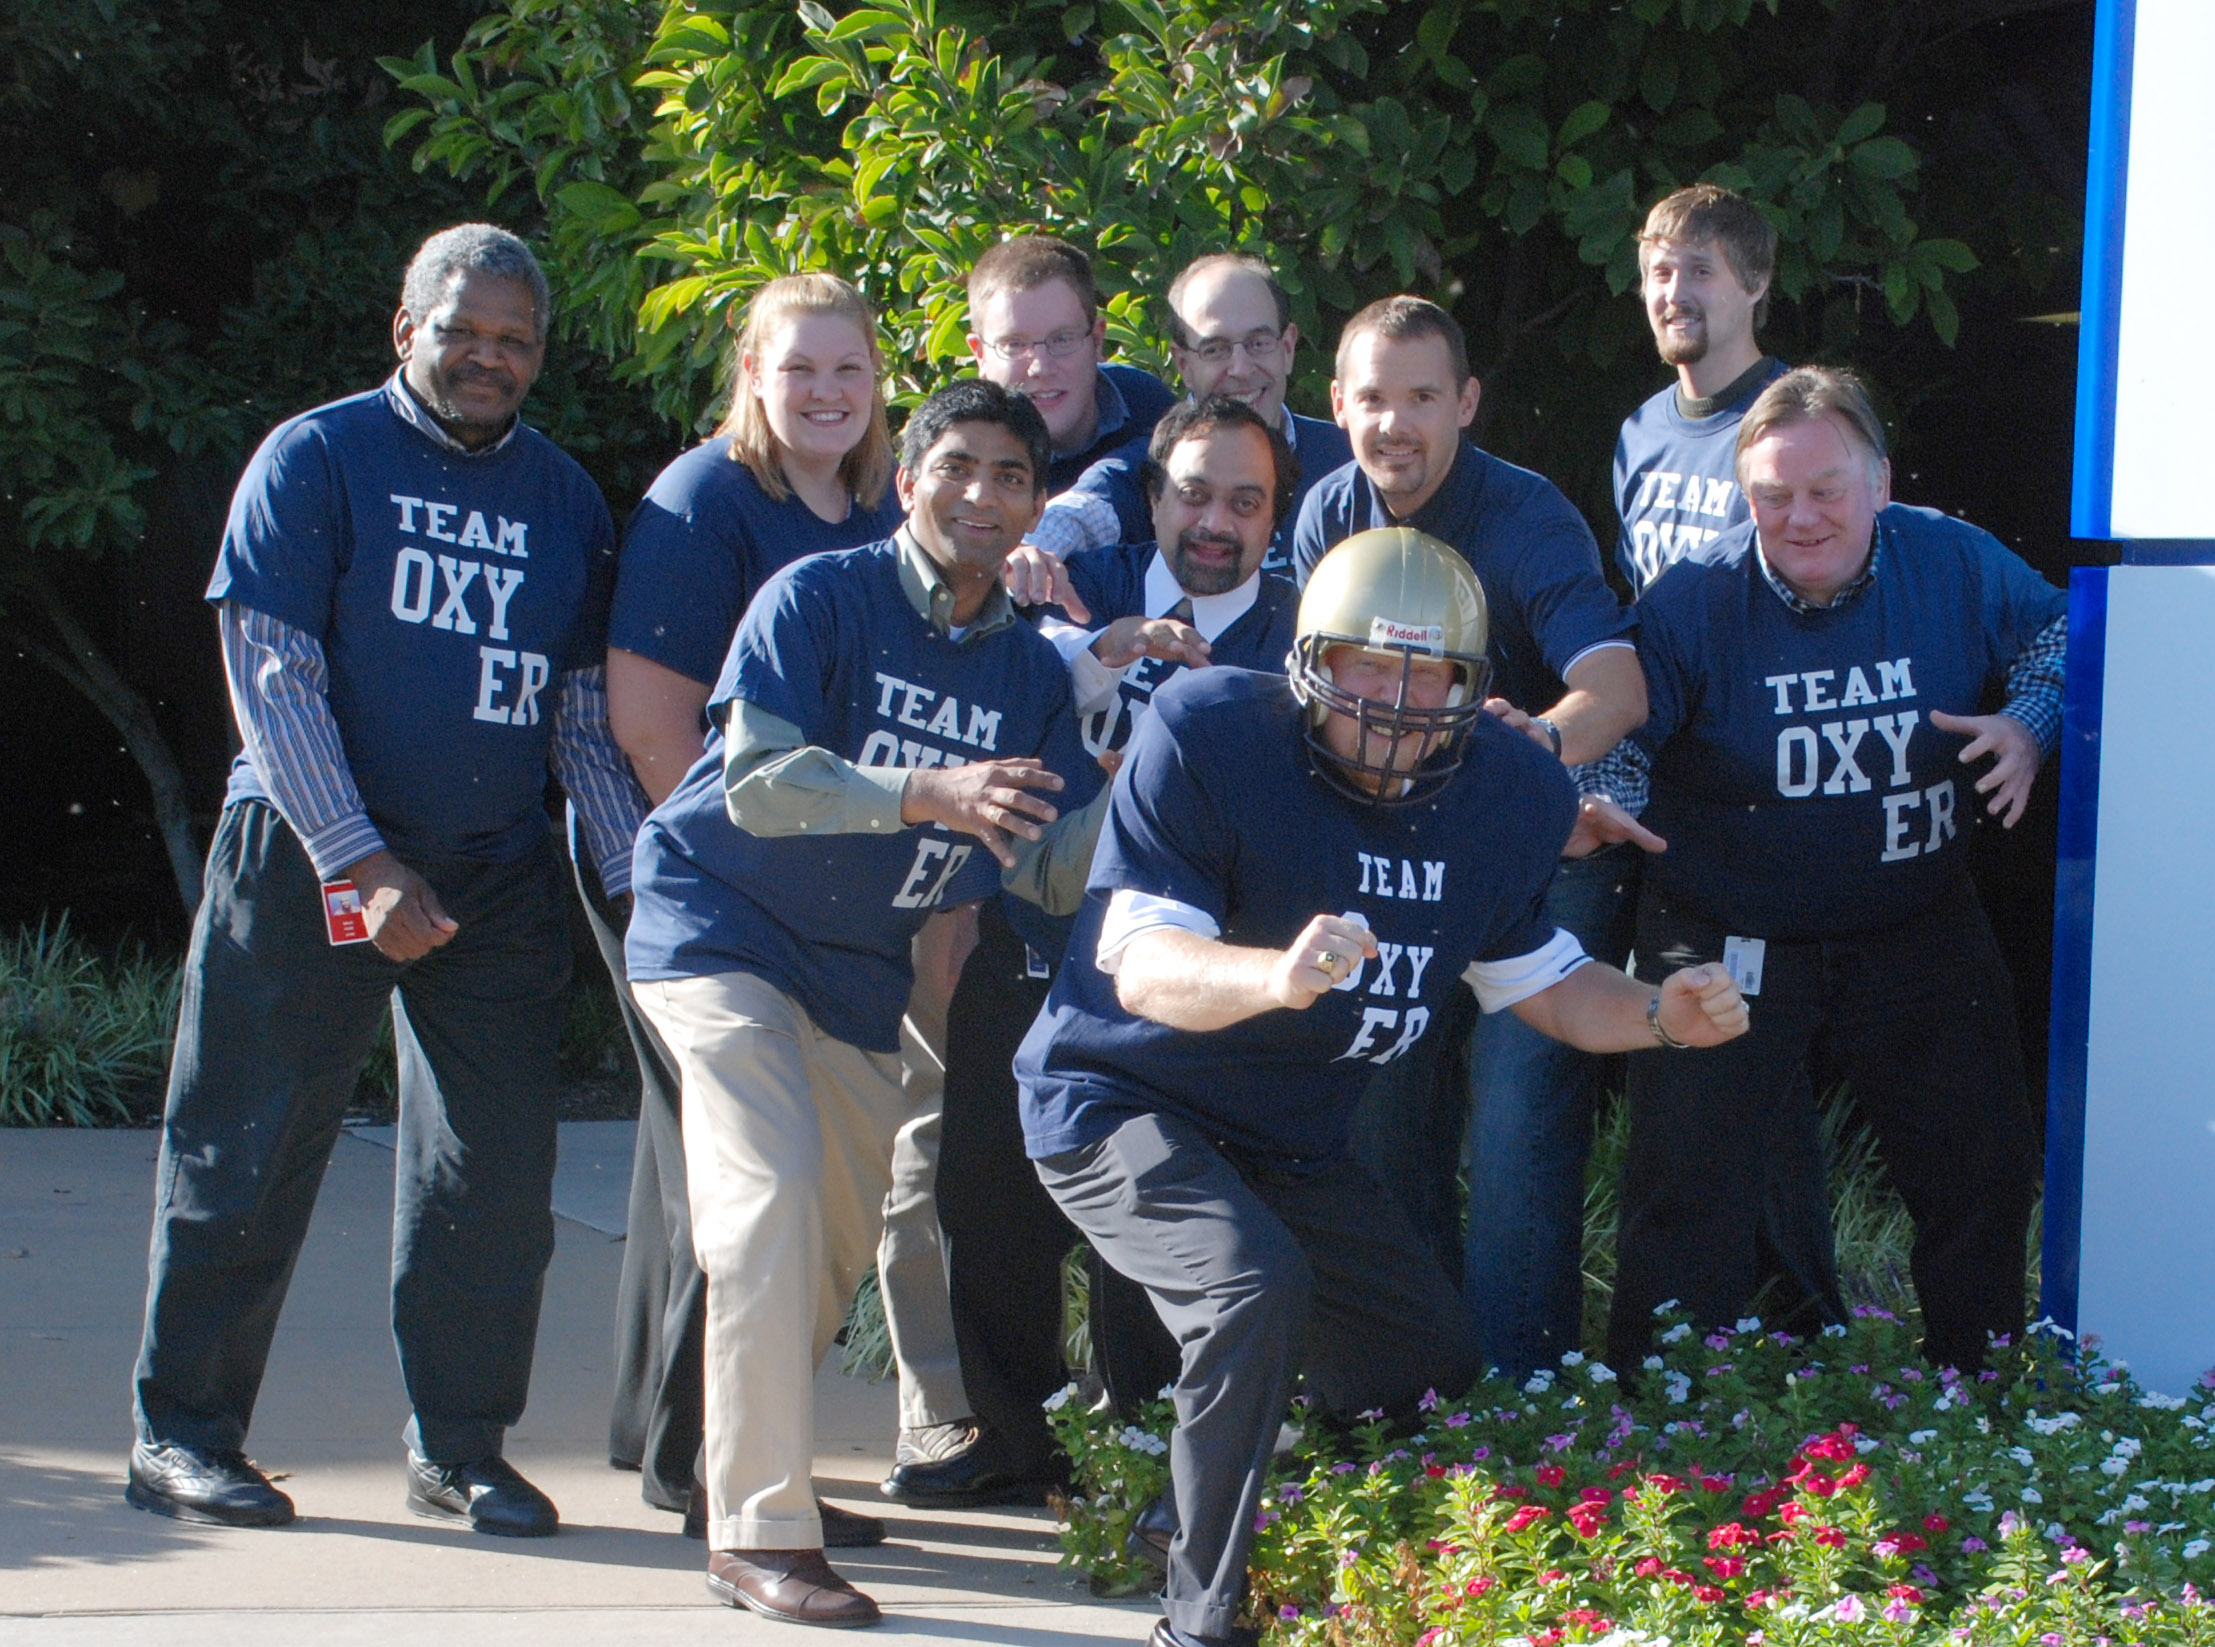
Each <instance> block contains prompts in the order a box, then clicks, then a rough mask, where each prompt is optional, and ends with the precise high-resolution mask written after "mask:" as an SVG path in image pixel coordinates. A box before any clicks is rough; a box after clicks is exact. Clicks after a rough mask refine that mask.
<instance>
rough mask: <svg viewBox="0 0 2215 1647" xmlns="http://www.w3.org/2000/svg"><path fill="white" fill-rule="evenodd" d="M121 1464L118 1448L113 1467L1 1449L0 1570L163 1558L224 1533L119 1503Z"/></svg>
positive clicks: (192, 1547) (121, 1495) (121, 1458)
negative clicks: (49, 1459) (37, 1457)
mask: <svg viewBox="0 0 2215 1647" xmlns="http://www.w3.org/2000/svg"><path fill="white" fill-rule="evenodd" d="M123 1467H124V1459H123V1450H122V1449H121V1448H118V1449H117V1450H116V1457H115V1468H114V1469H113V1470H86V1469H73V1468H70V1467H68V1466H66V1465H59V1464H52V1463H40V1462H33V1461H31V1460H28V1459H26V1458H24V1457H23V1456H22V1455H21V1454H19V1453H14V1452H0V1570H6V1569H8V1568H22V1567H44V1566H51V1565H58V1564H61V1563H65V1562H71V1563H73V1562H85V1561H91V1562H132V1561H155V1560H162V1559H166V1558H167V1557H169V1556H172V1555H175V1554H177V1553H178V1552H180V1551H183V1550H191V1549H198V1548H201V1547H203V1546H204V1545H206V1544H207V1543H208V1542H209V1540H210V1539H212V1538H221V1537H225V1536H228V1535H227V1533H226V1530H225V1529H223V1528H220V1527H202V1526H196V1525H194V1524H193V1523H191V1522H186V1521H173V1520H171V1519H169V1518H168V1517H167V1516H158V1515H147V1514H146V1513H145V1512H143V1511H140V1510H134V1509H132V1508H131V1507H130V1506H129V1505H128V1504H125V1503H124V1502H123Z"/></svg>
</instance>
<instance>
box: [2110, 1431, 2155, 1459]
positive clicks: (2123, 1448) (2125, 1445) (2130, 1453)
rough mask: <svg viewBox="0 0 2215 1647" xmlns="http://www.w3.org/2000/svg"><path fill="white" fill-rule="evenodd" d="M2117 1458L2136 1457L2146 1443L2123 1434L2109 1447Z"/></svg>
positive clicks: (2144, 1448) (2142, 1450)
mask: <svg viewBox="0 0 2215 1647" xmlns="http://www.w3.org/2000/svg"><path fill="white" fill-rule="evenodd" d="M2109 1450H2110V1451H2111V1452H2113V1453H2114V1455H2115V1456H2116V1457H2117V1458H2136V1457H2137V1456H2138V1455H2139V1454H2140V1453H2142V1452H2144V1451H2145V1450H2146V1444H2145V1443H2144V1442H2143V1441H2140V1440H2137V1439H2136V1438H2134V1437H2132V1436H2127V1435H2126V1436H2124V1437H2123V1439H2122V1440H2120V1441H2118V1442H2116V1443H2115V1445H2114V1446H2113V1447H2112V1448H2110V1449H2109Z"/></svg>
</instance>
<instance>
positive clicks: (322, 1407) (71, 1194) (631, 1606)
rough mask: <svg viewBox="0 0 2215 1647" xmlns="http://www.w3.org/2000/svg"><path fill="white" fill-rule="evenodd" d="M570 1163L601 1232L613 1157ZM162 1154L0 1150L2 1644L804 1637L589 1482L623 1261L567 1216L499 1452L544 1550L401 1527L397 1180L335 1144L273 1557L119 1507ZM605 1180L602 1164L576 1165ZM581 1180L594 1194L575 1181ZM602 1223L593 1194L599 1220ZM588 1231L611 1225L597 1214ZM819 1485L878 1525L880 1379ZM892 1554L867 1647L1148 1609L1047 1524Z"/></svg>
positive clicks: (504, 1643) (582, 1642)
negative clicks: (460, 1633) (288, 1498)
mask: <svg viewBox="0 0 2215 1647" xmlns="http://www.w3.org/2000/svg"><path fill="white" fill-rule="evenodd" d="M563 1130H564V1137H565V1148H566V1149H567V1150H568V1153H569V1156H570V1167H569V1170H568V1171H567V1172H566V1173H565V1179H568V1180H570V1181H571V1182H572V1183H574V1184H575V1185H576V1186H577V1197H576V1198H572V1197H570V1196H568V1195H567V1194H566V1192H565V1195H564V1196H563V1197H561V1198H560V1199H565V1200H568V1201H569V1204H570V1205H573V1206H576V1207H578V1208H579V1209H580V1210H586V1211H588V1210H589V1207H588V1204H587V1198H586V1197H587V1192H588V1191H589V1190H590V1189H591V1187H592V1182H593V1177H594V1175H597V1176H603V1177H604V1176H606V1174H607V1173H608V1171H609V1170H610V1169H609V1168H608V1166H607V1165H606V1162H607V1161H608V1160H609V1159H612V1158H613V1153H614V1152H615V1150H616V1144H615V1141H614V1140H613V1139H612V1138H610V1137H607V1136H602V1135H598V1134H591V1133H581V1134H579V1135H577V1137H576V1139H575V1141H574V1146H573V1147H572V1146H570V1144H569V1133H570V1129H569V1128H567V1127H565V1128H564V1129H563ZM155 1147H156V1138H155V1135H154V1134H152V1133H150V1132H64V1131H20V1130H5V1129H0V1643H5V1644H8V1647H13V1644H15V1643H18V1642H21V1643H28V1644H32V1647H76V1644H78V1643H85V1644H92V1643H99V1644H101V1647H110V1644H115V1647H130V1644H135V1643H141V1642H144V1643H150V1644H151V1643H160V1644H161V1647H202V1644H207V1647H262V1644H264V1643H280V1642H281V1643H285V1644H287V1647H298V1644H300V1643H303V1642H311V1641H312V1642H315V1643H317V1644H319V1647H320V1644H322V1643H331V1644H333V1647H349V1644H352V1643H357V1642H362V1643H367V1642H375V1643H378V1644H379V1647H383V1644H386V1643H389V1642H391V1641H393V1640H395V1639H420V1638H421V1633H422V1632H423V1631H424V1630H425V1629H426V1628H435V1627H436V1626H438V1625H440V1624H446V1623H452V1624H458V1625H460V1626H461V1627H462V1628H463V1629H464V1630H466V1632H467V1634H466V1636H465V1637H461V1638H459V1639H461V1640H464V1641H465V1642H466V1643H467V1644H468V1647H511V1644H514V1647H598V1644H601V1643H607V1644H609V1647H614V1644H617V1643H621V1644H623V1647H636V1644H637V1643H639V1642H642V1641H650V1642H652V1643H653V1644H654V1647H689V1644H691V1643H695V1642H718V1643H728V1642H733V1641H741V1642H748V1643H779V1644H781V1647H800V1644H801V1643H804V1642H807V1641H818V1640H820V1638H819V1637H816V1636H812V1635H806V1634H802V1633H800V1632H798V1631H797V1630H796V1629H795V1628H794V1627H792V1626H787V1625H776V1624H771V1623H768V1622H766V1621H764V1620H760V1619H757V1618H755V1617H753V1616H752V1615H751V1614H746V1613H740V1612H735V1611H732V1610H731V1609H728V1608H725V1607H721V1606H718V1605H716V1604H715V1603H714V1601H713V1600H712V1598H710V1597H709V1596H708V1594H707V1592H706V1590H705V1588H704V1587H703V1586H702V1583H701V1569H702V1566H703V1564H704V1561H705V1556H704V1553H703V1549H702V1547H701V1546H700V1545H698V1544H694V1543H690V1542H688V1541H686V1540H685V1539H684V1538H683V1537H681V1536H680V1534H679V1532H678V1529H677V1518H676V1517H674V1516H670V1515H664V1514H662V1513H660V1512H658V1511H655V1510H651V1509H648V1508H647V1507H646V1506H645V1505H644V1504H643V1503H641V1502H640V1500H639V1497H638V1478H637V1477H636V1476H632V1475H624V1474H619V1473H617V1472H616V1471H613V1470H611V1469H609V1468H608V1467H607V1465H606V1463H605V1462H604V1446H605V1435H606V1426H607V1397H608V1389H609V1382H610V1377H611V1373H610V1364H611V1360H612V1352H611V1345H610V1330H609V1322H610V1311H611V1308H612V1300H613V1297H614V1293H615V1280H616V1272H617V1269H618V1267H619V1265H620V1264H621V1261H622V1253H623V1248H622V1245H621V1243H620V1242H619V1241H617V1240H615V1239H611V1238H610V1237H609V1236H608V1235H607V1234H605V1233H603V1232H601V1231H599V1230H596V1229H594V1228H592V1227H590V1226H589V1225H587V1224H584V1223H580V1222H576V1221H574V1219H572V1218H569V1217H564V1218H562V1219H561V1220H560V1221H559V1225H558V1228H559V1238H558V1242H557V1246H556V1251H555V1255H554V1262H553V1268H552V1270H551V1272H550V1273H549V1275H548V1277H547V1288H546V1307H545V1312H544V1317H543V1322H542V1325H541V1326H540V1329H539V1343H538V1362H537V1374H536V1378H535V1381H534V1383H533V1385H532V1390H531V1406H530V1410H529V1412H527V1413H526V1414H525V1415H524V1419H523V1422H522V1424H521V1425H520V1426H518V1428H517V1429H516V1431H515V1433H514V1434H513V1436H512V1437H511V1438H510V1441H509V1447H508V1453H509V1456H510V1457H511V1458H513V1459H514V1460H515V1461H516V1463H517V1464H518V1465H519V1466H521V1468H522V1469H523V1470H524V1471H525V1473H527V1474H528V1475H529V1476H530V1477H531V1478H532V1479H533V1480H534V1481H536V1482H538V1483H539V1484H540V1485H541V1486H542V1487H544V1488H546V1490H547V1491H548V1492H550V1493H551V1494H552V1495H553V1497H554V1500H555V1502H557V1503H558V1504H559V1505H560V1506H561V1508H562V1518H563V1522H564V1527H563V1531H562V1534H561V1536H560V1537H558V1538H553V1539H544V1540H535V1539H534V1540H521V1541H512V1542H511V1541H506V1540H499V1539H489V1538H480V1537H477V1536H475V1535H472V1534H469V1533H466V1532H458V1531H455V1530H453V1529H451V1528H447V1527H443V1526H439V1525H437V1524H435V1523H430V1522H425V1521H420V1520H417V1519H416V1518H414V1517H413V1516H411V1515H409V1514H408V1513H407V1512H406V1510H405V1509H404V1508H403V1507H402V1503H401V1497H402V1491H403V1488H402V1483H401V1476H400V1458H401V1443H400V1439H399V1438H400V1429H401V1426H402V1424H403V1423H404V1422H405V1421H406V1418H407V1405H406V1400H405V1397H404V1395H403V1393H402V1390H401V1385H400V1375H399V1370H398V1368H397V1366H396V1365H395V1363H394V1360H393V1352H392V1341H391V1337H390V1333H389V1330H388V1328H387V1324H386V1284H387V1273H388V1269H389V1265H390V1261H391V1234H390V1232H391V1205H392V1156H391V1154H390V1153H389V1152H388V1151H387V1150H385V1149H383V1148H380V1147H378V1145H377V1144H376V1143H374V1142H372V1141H370V1140H367V1139H363V1138H355V1137H348V1138H343V1139H341V1140H340V1142H339V1145H338V1149H337V1151H336V1153H335V1154H334V1156H333V1158H332V1161H331V1169H330V1174H329V1176H328V1178H327V1179H326V1180H325V1182H324V1186H323V1196H322V1201H321V1204H320V1206H319V1207H318V1209H317V1212H316V1220H315V1226H314V1229H313V1231H312V1232H311V1234H310V1235H309V1238H308V1243H307V1247H306V1250H305V1251H304V1252H303V1254H302V1255H301V1260H300V1267H299V1270H298V1272H297V1274H296V1275H295V1277H294V1279H293V1284H292V1293H291V1298H290V1302H289V1303H288V1305H287V1308H286V1311H285V1316H284V1322H283V1325H282V1326H281V1327H280V1329H279V1331H278V1334H277V1342H276V1348H275V1351H274V1353H273V1354H272V1356H271V1358H270V1366H269V1377H268V1380H267V1382H266V1384H265V1385H264V1386H263V1393H262V1400H261V1406H260V1410H259V1412H258V1413H257V1415H256V1418H255V1423H254V1435H253V1440H252V1451H253V1454H254V1456H255V1457H256V1458H257V1459H258V1460H259V1461H260V1462H261V1464H262V1466H263V1467H264V1468H265V1469H268V1470H270V1471H272V1472H274V1473H280V1474H281V1475H282V1477H283V1484H284V1487H285V1490H286V1491H287V1492H289V1493H291V1494H292V1495H293V1497H294V1499H295V1500H296V1501H297V1503H298V1504H299V1506H300V1513H301V1519H300V1521H299V1522H298V1523H296V1524H295V1525H294V1526H293V1527H290V1528H287V1529H282V1530H278V1531H269V1532H248V1531H234V1530H231V1529H226V1528H215V1527H196V1526H191V1525H188V1524H186V1523H182V1522H177V1521H170V1520H166V1519H164V1518H161V1517H158V1516H151V1515H145V1514H142V1513H141V1512H139V1511H137V1510H133V1509H131V1508H129V1507H128V1506H127V1505H125V1504H124V1502H123V1497H122V1480H123V1460H124V1454H125V1452H126V1450H127V1447H128V1444H129V1439H130V1418H129V1391H128V1386H129V1379H130V1368H131V1361H132V1357H133V1355H134V1353H135V1351H136V1348H137V1340H138V1325H139V1311H140V1309H141V1306H142V1303H143V1298H144V1291H145V1273H146V1235H147V1222H148V1216H149V1207H150V1203H151V1194H152V1188H151V1186H152V1178H153V1162H154V1151H155ZM595 1162H597V1163H598V1164H597V1165H593V1164H592V1163H595ZM579 1174H582V1175H583V1176H582V1178H581V1179H580V1178H579V1176H578V1175H579ZM603 1201H604V1197H603ZM599 1221H602V1222H604V1221H605V1220H604V1219H601V1220H599ZM817 1408H818V1412H819V1414H820V1422H819V1426H818V1440H819V1444H820V1446H821V1449H822V1451H821V1453H820V1455H819V1457H818V1459H817V1464H816V1476H817V1480H818V1481H819V1482H820V1483H821V1484H822V1486H823V1488H824V1490H825V1492H826V1493H827V1494H829V1496H831V1497H833V1498H835V1499H838V1500H840V1501H842V1502H845V1503H848V1504H851V1505H854V1506H857V1507H864V1508H870V1509H876V1508H878V1507H879V1505H880V1504H881V1500H879V1499H878V1498H877V1494H876V1491H875V1484H876V1482H877V1481H878V1480H879V1479H881V1478H882V1477H883V1475H884V1473H885V1470H886V1469H887V1468H888V1467H889V1463H890V1456H891V1449H892V1442H893V1435H894V1426H895V1419H894V1407H893V1399H892V1388H891V1386H890V1385H889V1384H884V1385H866V1384H860V1383H857V1382H854V1381H852V1380H849V1379H844V1378H840V1377H838V1376H836V1375H835V1374H831V1375H826V1376H825V1377H824V1379H823V1380H822V1383H821V1384H820V1386H819V1389H818V1400H817ZM887 1519H888V1520H890V1521H891V1522H892V1524H893V1539H892V1542H890V1543H889V1544H887V1545H885V1546H884V1547H883V1548H881V1549H877V1550H864V1551H852V1552H845V1553H843V1555H842V1556H841V1558H840V1559H839V1560H838V1566H839V1567H840V1569H841V1570H842V1571H844V1572H845V1573H846V1574H847V1575H848V1576H849V1577H851V1578H852V1579H853V1580H855V1582H856V1583H858V1584H860V1585H861V1586H862V1587H863V1588H864V1589H866V1590H868V1591H869V1592H870V1593H871V1594H873V1595H875V1596H876V1597H877V1599H878V1600H879V1601H880V1602H881V1603H882V1604H883V1605H884V1607H885V1610H886V1613H887V1615H888V1616H887V1619H886V1622H885V1625H884V1626H883V1627H882V1628H880V1629H878V1630H876V1631H874V1632H872V1633H871V1634H870V1635H869V1636H868V1637H867V1638H866V1639H868V1640H869V1641H871V1642H873V1643H877V1644H880V1647H889V1644H891V1643H895V1642H899V1643H907V1642H923V1641H931V1642H944V1641H975V1642H986V1643H994V1644H1001V1647H1024V1644H1030V1643H1037V1644H1041V1647H1088V1644H1090V1643H1093V1642H1129V1643H1134V1644H1135V1643H1137V1642H1139V1641H1142V1640H1143V1639H1144V1637H1145V1634H1146V1631H1147V1628H1148V1626H1149V1624H1150V1622H1151V1619H1152V1617H1153V1616H1154V1609H1153V1608H1152V1607H1150V1606H1146V1605H1140V1604H1130V1603H1111V1602H1100V1601H1096V1600H1094V1599H1092V1598H1091V1597H1090V1596H1089V1595H1088V1594H1087V1593H1086V1591H1085V1589H1084V1587H1083V1582H1082V1580H1081V1579H1079V1578H1077V1577H1076V1576H1075V1575H1073V1574H1071V1573H1070V1572H1069V1571H1068V1570H1067V1569H1066V1568H1063V1567H1060V1566H1058V1565H1056V1563H1055V1554H1056V1544H1055V1541H1054V1536H1053V1532H1054V1529H1053V1524H1052V1522H1051V1520H1050V1519H1049V1518H1048V1517H1047V1516H1046V1515H1045V1513H1044V1512H1041V1511H985V1512H976V1513H946V1512H931V1513H928V1514H918V1513H912V1512H905V1511H902V1510H900V1509H898V1508H897V1507H896V1506H894V1507H888V1508H887Z"/></svg>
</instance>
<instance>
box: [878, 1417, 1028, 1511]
mask: <svg viewBox="0 0 2215 1647" xmlns="http://www.w3.org/2000/svg"><path fill="white" fill-rule="evenodd" d="M937 1428H938V1429H941V1430H942V1429H945V1428H947V1426H944V1425H940V1426H937ZM970 1428H971V1432H972V1433H971V1435H970V1437H969V1439H968V1441H967V1443H966V1444H965V1445H962V1446H960V1447H958V1448H954V1449H951V1450H947V1451H943V1452H940V1453H939V1454H938V1456H936V1457H921V1456H917V1455H918V1454H920V1453H921V1452H922V1451H923V1449H922V1448H921V1447H913V1448H911V1446H910V1443H909V1438H908V1437H906V1436H902V1437H901V1442H900V1447H901V1456H899V1457H898V1461H897V1462H895V1463H894V1464H893V1466H892V1473H891V1474H890V1475H888V1476H886V1477H885V1478H884V1483H883V1485H882V1486H881V1487H879V1488H878V1489H877V1490H878V1491H879V1492H881V1493H883V1494H884V1495H885V1497H887V1498H889V1499H892V1500H894V1501H895V1502H896V1503H900V1504H915V1505H920V1506H922V1507H924V1508H928V1509H959V1508H961V1507H962V1506H964V1505H978V1504H1043V1503H1045V1502H1046V1495H1047V1494H1048V1493H1050V1492H1052V1491H1053V1490H1054V1489H1055V1488H1057V1487H1060V1486H1063V1485H1065V1484H1066V1477H1065V1475H1064V1474H1063V1472H1062V1471H1061V1470H1059V1469H1056V1468H1055V1467H1054V1466H1053V1465H1051V1464H1038V1463H1034V1462H1031V1461H1029V1460H1026V1459H1017V1458H1011V1457H1008V1456H1007V1454H1006V1451H1005V1449H1004V1447H1003V1446H1002V1445H1001V1443H1000V1441H999V1439H998V1438H997V1436H996V1435H995V1434H994V1433H993V1432H992V1431H991V1430H989V1429H986V1428H985V1427H984V1426H983V1425H980V1424H972V1425H971V1426H970ZM925 1433H926V1434H927V1433H928V1432H925Z"/></svg>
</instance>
